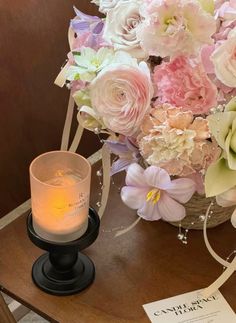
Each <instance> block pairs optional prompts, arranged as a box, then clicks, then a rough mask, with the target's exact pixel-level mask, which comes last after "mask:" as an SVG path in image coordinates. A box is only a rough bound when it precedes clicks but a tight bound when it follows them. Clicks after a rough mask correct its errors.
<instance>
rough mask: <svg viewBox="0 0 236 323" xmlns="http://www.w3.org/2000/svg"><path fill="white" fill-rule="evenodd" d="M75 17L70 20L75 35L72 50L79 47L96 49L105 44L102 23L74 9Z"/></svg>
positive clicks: (98, 19) (97, 18)
mask: <svg viewBox="0 0 236 323" xmlns="http://www.w3.org/2000/svg"><path fill="white" fill-rule="evenodd" d="M74 11H75V13H76V17H75V18H74V19H72V20H71V23H70V26H71V28H72V29H73V31H74V32H75V33H76V35H77V38H75V41H74V44H73V49H76V50H80V48H81V47H83V46H84V47H91V48H93V49H98V48H100V47H101V46H102V45H104V44H105V42H104V40H103V37H102V36H103V27H104V22H103V21H102V19H101V18H99V17H97V16H90V15H86V14H84V13H83V12H81V11H80V10H78V9H76V8H75V7H74Z"/></svg>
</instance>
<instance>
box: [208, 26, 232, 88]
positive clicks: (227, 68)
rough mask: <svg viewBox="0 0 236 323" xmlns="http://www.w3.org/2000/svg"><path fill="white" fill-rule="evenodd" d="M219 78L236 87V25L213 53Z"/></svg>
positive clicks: (224, 82)
mask: <svg viewBox="0 0 236 323" xmlns="http://www.w3.org/2000/svg"><path fill="white" fill-rule="evenodd" d="M211 60H212V62H213V64H214V67H215V73H216V76H217V78H218V79H219V80H220V81H221V82H222V83H223V84H225V85H227V86H229V87H236V27H235V28H234V29H233V30H232V31H231V32H230V33H229V36H228V39H227V40H226V41H225V42H224V43H223V44H222V45H220V46H219V47H218V48H216V50H215V51H214V52H213V54H212V55H211Z"/></svg>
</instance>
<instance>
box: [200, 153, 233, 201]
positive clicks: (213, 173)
mask: <svg viewBox="0 0 236 323" xmlns="http://www.w3.org/2000/svg"><path fill="white" fill-rule="evenodd" d="M235 185H236V171H234V170H231V169H229V167H228V163H227V160H226V159H224V158H221V159H219V160H218V161H217V162H215V163H213V164H211V165H210V166H209V167H208V169H207V172H206V176H205V192H206V197H212V196H216V195H219V194H221V193H224V192H225V191H228V190H229V189H230V188H232V187H234V186H235Z"/></svg>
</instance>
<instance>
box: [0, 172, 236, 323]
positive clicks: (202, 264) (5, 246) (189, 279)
mask: <svg viewBox="0 0 236 323" xmlns="http://www.w3.org/2000/svg"><path fill="white" fill-rule="evenodd" d="M95 171H96V167H95V169H94V173H95ZM121 180H122V178H121V176H118V177H117V178H116V180H115V182H116V185H113V186H112V190H111V194H110V198H109V203H108V206H107V209H106V212H105V215H104V217H103V219H102V225H101V231H100V234H99V237H98V239H97V241H96V242H95V243H94V244H93V245H92V246H90V247H89V248H88V249H86V250H85V253H86V254H87V255H89V256H90V257H91V258H92V259H93V261H94V263H95V266H96V278H95V282H94V283H93V285H92V286H91V287H89V288H88V289H86V290H85V291H83V292H82V293H80V294H78V295H73V296H66V297H57V296H52V295H48V294H46V293H44V292H42V291H41V290H39V289H38V288H37V287H36V286H35V285H34V284H33V282H32V280H31V267H32V264H33V262H34V260H35V259H36V258H37V257H38V256H39V255H40V254H41V253H42V252H43V251H42V250H40V249H38V248H37V247H35V246H34V245H33V244H32V243H31V241H30V240H29V238H28V237H27V233H26V215H27V214H24V215H22V216H21V217H20V218H18V219H17V220H15V221H14V222H13V223H11V224H9V225H8V226H7V227H5V228H4V229H3V230H1V231H0V286H1V288H2V289H3V290H4V292H5V293H7V294H9V295H10V296H12V297H13V298H15V299H16V300H18V301H20V302H21V303H23V304H24V305H26V306H28V307H29V308H31V309H32V310H34V311H35V312H37V313H39V314H40V315H42V316H43V317H45V318H46V319H49V320H50V321H52V322H60V323H90V322H91V323H94V322H96V323H99V322H102V323H106V322H109V323H113V322H114V323H116V322H120V323H122V322H127V323H128V322H137V323H138V322H140V323H141V322H142V323H143V322H149V320H148V319H147V316H146V314H145V312H144V310H143V308H142V305H143V304H145V303H149V302H152V301H155V300H160V299H163V298H167V297H171V296H175V295H178V294H180V293H185V292H189V291H193V290H197V289H200V288H204V287H206V286H208V285H209V284H211V283H212V282H213V281H214V280H215V279H216V278H217V277H218V276H219V275H220V274H221V273H222V267H221V266H220V265H219V264H218V263H216V261H215V260H214V259H213V258H212V257H211V256H210V254H209V253H208V251H207V249H206V247H205V245H204V241H203V236H202V232H200V231H193V232H190V235H189V243H188V245H183V244H182V243H181V242H179V241H178V240H177V238H176V236H177V229H176V228H174V227H172V226H171V225H169V224H168V223H164V222H162V221H159V222H147V221H143V220H142V221H141V222H139V224H138V225H137V226H136V227H135V228H134V229H133V230H132V231H131V232H129V233H127V234H126V235H123V236H121V237H118V238H114V231H113V229H115V228H117V227H120V226H126V225H129V224H131V223H132V222H133V221H134V220H135V219H136V215H135V212H134V211H132V210H130V209H128V208H127V207H126V206H124V205H123V203H122V202H121V200H120V196H119V193H118V191H117V187H116V186H119V185H120V182H121ZM98 187H99V185H98V180H97V178H96V176H95V175H93V180H92V197H91V205H95V203H96V201H97V199H98V193H99V189H98ZM235 237H236V236H235V230H234V229H233V227H232V226H231V224H230V223H226V224H223V225H220V226H219V227H217V228H215V229H211V230H209V240H210V241H211V244H212V246H213V247H214V249H215V250H216V251H217V252H218V253H219V254H220V255H221V256H222V257H226V256H227V255H228V254H229V253H230V252H231V251H232V250H233V249H235V247H236V239H235ZM221 292H222V293H223V295H224V296H225V298H226V299H227V301H228V302H229V304H230V305H231V307H232V308H233V309H234V311H236V274H234V276H233V277H232V278H231V279H230V280H229V281H228V282H227V283H226V284H225V285H224V286H223V287H222V288H221Z"/></svg>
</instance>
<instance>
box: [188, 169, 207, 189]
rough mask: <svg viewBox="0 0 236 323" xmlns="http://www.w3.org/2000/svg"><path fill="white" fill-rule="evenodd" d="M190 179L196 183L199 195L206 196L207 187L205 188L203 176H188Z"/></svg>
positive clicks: (196, 174)
mask: <svg viewBox="0 0 236 323" xmlns="http://www.w3.org/2000/svg"><path fill="white" fill-rule="evenodd" d="M188 178H190V179H192V180H193V181H194V182H195V185H196V192H197V193H198V194H199V195H204V194H205V187H204V182H203V176H202V174H200V173H198V172H196V173H193V174H190V175H188Z"/></svg>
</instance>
